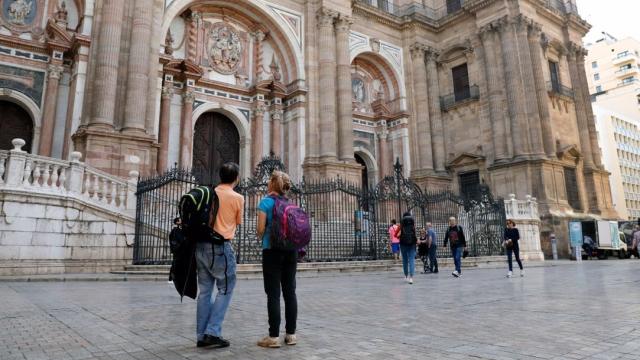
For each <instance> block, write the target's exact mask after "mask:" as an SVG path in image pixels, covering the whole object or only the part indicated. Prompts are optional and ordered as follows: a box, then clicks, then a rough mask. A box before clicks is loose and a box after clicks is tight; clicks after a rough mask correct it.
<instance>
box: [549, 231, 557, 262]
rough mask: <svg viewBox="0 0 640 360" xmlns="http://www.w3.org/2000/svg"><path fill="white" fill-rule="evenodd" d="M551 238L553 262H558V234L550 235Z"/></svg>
mask: <svg viewBox="0 0 640 360" xmlns="http://www.w3.org/2000/svg"><path fill="white" fill-rule="evenodd" d="M549 237H550V238H551V253H552V254H553V260H558V239H556V234H551V235H549Z"/></svg>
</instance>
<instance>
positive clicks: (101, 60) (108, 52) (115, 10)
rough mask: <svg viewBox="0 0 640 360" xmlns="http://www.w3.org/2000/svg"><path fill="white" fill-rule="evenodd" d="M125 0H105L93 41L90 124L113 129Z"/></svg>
mask: <svg viewBox="0 0 640 360" xmlns="http://www.w3.org/2000/svg"><path fill="white" fill-rule="evenodd" d="M124 3H125V0H104V2H103V5H102V20H101V24H100V31H99V35H98V43H97V44H96V46H97V48H98V51H97V56H96V57H95V61H96V70H95V78H94V79H93V83H94V86H93V96H92V109H91V118H90V119H89V125H90V126H99V127H104V128H107V129H113V125H114V116H115V106H116V91H117V87H118V64H119V60H120V42H121V38H122V20H123V12H124Z"/></svg>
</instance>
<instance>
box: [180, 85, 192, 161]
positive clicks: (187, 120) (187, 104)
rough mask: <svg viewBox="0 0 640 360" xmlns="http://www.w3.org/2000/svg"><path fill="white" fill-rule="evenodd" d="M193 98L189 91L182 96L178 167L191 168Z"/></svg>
mask: <svg viewBox="0 0 640 360" xmlns="http://www.w3.org/2000/svg"><path fill="white" fill-rule="evenodd" d="M194 100H195V97H194V95H193V92H191V91H190V90H187V91H185V93H184V94H183V95H182V120H181V128H180V166H181V167H182V168H185V169H187V168H191V156H192V150H193V120H192V117H193V101H194Z"/></svg>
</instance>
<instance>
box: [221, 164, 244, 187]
mask: <svg viewBox="0 0 640 360" xmlns="http://www.w3.org/2000/svg"><path fill="white" fill-rule="evenodd" d="M239 173H240V167H239V166H238V164H236V163H234V162H227V163H224V165H222V167H220V182H221V183H223V184H231V183H232V182H234V181H236V180H237V179H238V174H239Z"/></svg>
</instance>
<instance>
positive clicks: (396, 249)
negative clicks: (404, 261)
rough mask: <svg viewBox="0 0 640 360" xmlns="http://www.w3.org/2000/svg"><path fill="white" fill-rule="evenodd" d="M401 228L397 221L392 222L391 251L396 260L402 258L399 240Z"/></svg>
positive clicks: (390, 227)
mask: <svg viewBox="0 0 640 360" xmlns="http://www.w3.org/2000/svg"><path fill="white" fill-rule="evenodd" d="M398 229H399V226H398V223H397V222H396V219H393V220H391V226H389V250H390V251H391V253H392V254H393V259H394V260H396V261H397V260H399V258H400V238H398V232H399V230H398Z"/></svg>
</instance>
